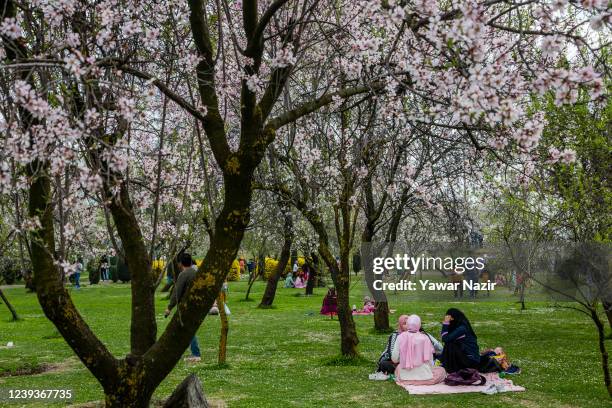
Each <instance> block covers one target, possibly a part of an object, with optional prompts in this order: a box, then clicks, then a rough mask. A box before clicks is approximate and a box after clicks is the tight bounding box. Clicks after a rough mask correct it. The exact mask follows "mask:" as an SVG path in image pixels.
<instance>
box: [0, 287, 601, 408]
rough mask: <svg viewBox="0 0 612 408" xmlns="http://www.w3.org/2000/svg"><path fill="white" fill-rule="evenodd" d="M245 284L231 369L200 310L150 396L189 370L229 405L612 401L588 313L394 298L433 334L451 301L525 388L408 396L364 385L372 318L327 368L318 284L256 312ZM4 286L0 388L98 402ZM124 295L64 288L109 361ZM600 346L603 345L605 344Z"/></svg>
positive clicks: (374, 346) (123, 319) (23, 299)
mask: <svg viewBox="0 0 612 408" xmlns="http://www.w3.org/2000/svg"><path fill="white" fill-rule="evenodd" d="M356 285H357V287H356V289H357V290H354V291H353V292H354V293H355V295H354V299H352V302H351V303H355V304H358V305H359V304H360V303H361V299H362V288H360V287H359V283H357V284H356ZM263 289H264V284H263V282H258V283H257V284H256V285H255V286H254V288H253V291H252V298H253V299H256V300H259V299H260V297H261V294H262V292H263ZM245 290H246V284H245V283H244V282H237V283H230V294H229V306H230V307H231V312H232V315H231V316H230V333H229V343H228V363H229V367H228V368H225V369H219V368H218V367H217V366H216V359H217V345H218V336H219V318H218V317H217V316H209V317H208V318H206V320H205V322H204V324H203V325H202V327H201V328H200V330H199V332H198V338H199V340H200V348H201V349H202V353H203V356H202V357H203V361H202V363H201V364H199V365H187V364H186V363H184V362H182V361H181V362H179V364H178V365H177V366H176V367H175V369H174V370H173V371H172V372H171V374H170V375H169V376H168V378H166V380H165V381H164V382H163V383H162V384H161V386H160V387H159V388H158V390H157V392H156V394H155V397H154V398H157V399H161V398H164V397H167V396H168V395H170V393H171V392H172V390H173V389H174V387H176V386H177V385H178V384H179V383H180V382H181V380H182V379H183V378H184V377H185V376H187V375H188V374H189V373H191V372H195V373H197V375H198V376H199V377H200V379H201V380H202V383H203V385H204V390H205V393H206V395H207V396H208V397H209V398H211V399H213V400H216V401H224V402H225V403H226V404H227V406H229V407H286V406H287V407H288V406H317V407H319V406H320V407H337V406H347V407H366V406H367V407H397V406H401V407H403V406H418V407H421V406H423V407H456V406H486V407H502V406H509V405H513V406H524V407H577V406H579V407H602V406H604V407H606V406H607V407H612V401H611V400H610V399H609V398H608V396H607V393H606V391H605V388H604V386H603V379H602V373H601V366H600V358H599V354H598V351H597V339H596V332H595V328H594V325H593V324H592V323H591V322H590V321H589V320H588V318H587V317H586V316H583V315H581V314H579V313H577V312H574V311H571V310H565V309H555V308H552V307H551V306H550V305H549V304H547V303H546V302H533V303H528V304H527V307H528V310H526V311H523V312H521V311H520V310H518V307H517V305H516V303H515V299H513V298H512V297H511V296H510V295H505V296H501V295H500V297H498V301H484V300H482V299H480V300H478V301H476V302H467V301H464V302H461V303H458V302H454V301H453V299H452V296H451V295H450V294H449V295H442V296H440V297H439V298H437V299H436V300H429V301H423V300H419V301H414V300H410V299H409V298H407V297H405V296H403V297H401V298H399V297H398V298H394V297H393V296H392V297H391V299H390V302H391V307H392V308H393V309H397V312H396V313H395V314H394V315H393V320H396V318H397V317H398V316H399V314H401V313H408V314H410V313H418V314H419V315H420V316H421V318H422V319H423V322H424V326H425V328H426V329H427V330H429V331H431V332H432V333H434V334H435V335H438V334H439V333H438V330H439V323H438V322H439V321H440V320H441V319H442V317H443V315H444V312H445V311H446V309H447V308H448V307H449V306H451V305H453V306H455V307H459V308H461V309H462V310H464V312H465V313H466V314H467V316H468V317H469V318H470V319H471V321H472V324H473V326H474V329H475V331H476V333H477V334H478V336H479V344H480V346H481V348H484V347H495V346H498V345H501V346H503V347H505V349H506V351H507V352H508V354H509V356H510V357H511V360H512V361H513V362H514V363H516V364H518V365H519V366H521V368H522V369H523V373H522V374H520V375H518V376H515V377H514V378H513V379H514V381H515V382H516V383H517V384H519V385H523V386H525V387H526V388H527V391H526V392H524V393H509V394H498V395H492V396H487V395H481V394H462V395H452V396H411V395H408V393H407V392H405V391H403V390H402V389H401V388H400V387H398V386H397V385H395V384H394V383H391V382H375V381H369V380H368V374H369V373H371V372H373V371H374V368H375V362H376V360H377V359H378V356H379V354H380V353H381V351H382V349H383V348H384V345H385V342H386V339H387V335H384V334H382V335H381V334H375V333H374V332H373V331H372V329H371V327H372V324H373V323H372V317H370V316H356V317H355V319H356V322H357V327H358V331H359V338H360V345H359V349H360V352H361V354H362V356H363V357H364V358H365V360H364V361H361V362H357V363H355V364H352V365H338V364H336V365H334V364H333V361H336V360H334V358H335V357H337V356H338V353H339V326H338V322H337V320H330V319H329V318H326V317H322V316H320V315H319V314H318V311H319V308H320V305H321V300H322V297H323V295H324V293H325V289H324V288H320V289H317V290H316V291H315V296H313V297H302V296H296V294H298V293H302V291H301V290H300V291H299V292H298V291H297V290H295V289H284V288H279V290H278V292H277V297H276V300H275V302H274V304H275V307H274V308H272V309H268V310H259V309H257V308H256V305H257V302H245V301H243V299H244V291H245ZM504 290H505V289H502V291H504ZM5 293H6V294H7V296H8V297H9V299H10V300H11V301H12V303H13V305H14V306H15V308H16V309H17V311H18V312H19V314H20V315H21V317H22V318H23V320H22V321H20V322H16V323H11V322H9V321H8V317H9V313H8V311H7V310H6V308H5V307H4V305H0V345H5V344H6V343H7V342H8V341H13V342H14V343H15V347H14V348H11V349H6V348H3V349H0V388H31V389H32V388H33V389H43V388H44V389H49V388H54V389H58V388H72V389H73V390H74V394H75V399H74V401H73V402H74V403H84V402H88V401H96V400H98V401H99V400H103V393H102V390H101V388H100V387H99V386H98V383H97V382H96V380H95V379H94V377H93V376H92V375H91V374H89V372H88V371H87V370H86V369H85V368H84V367H83V366H82V365H81V364H80V362H79V361H78V359H77V358H76V357H75V356H74V354H73V353H72V351H71V349H70V348H69V347H68V346H67V345H66V343H65V341H64V340H63V339H62V338H61V337H60V336H59V335H58V334H57V331H56V330H55V328H54V327H53V325H52V324H51V323H50V322H49V321H48V320H46V318H45V317H44V315H43V313H42V311H41V309H40V307H39V306H38V302H37V300H36V297H35V295H33V294H26V293H25V290H24V289H23V288H11V289H7V290H5ZM129 293H130V291H129V285H126V284H113V285H103V286H100V285H97V286H94V287H87V286H86V287H84V288H83V289H82V290H80V291H73V292H72V296H73V298H74V301H75V303H76V304H77V306H78V307H79V310H80V311H81V313H82V314H83V316H84V318H85V320H86V321H87V322H88V323H89V325H90V326H91V327H92V328H93V330H94V332H95V333H97V334H98V336H100V338H101V339H102V341H104V342H105V343H106V344H107V346H108V347H109V349H110V350H111V352H113V353H114V354H115V355H117V356H124V355H125V354H126V353H127V352H128V348H129V337H128V335H129V316H130V309H129V307H130V298H129ZM500 293H501V292H500ZM164 296H165V294H161V293H158V294H157V302H156V306H157V311H158V313H157V315H158V318H157V321H158V324H159V330H158V333H161V332H162V331H163V329H164V327H165V325H166V324H167V321H166V320H165V319H164V318H163V315H162V313H163V310H164V308H165V305H166V303H167V302H166V301H165V300H163V298H164ZM400 299H401V300H400ZM499 299H501V300H499ZM607 345H608V348H610V349H612V341H607ZM45 363H46V364H55V365H57V368H56V369H55V370H53V371H52V372H48V373H43V374H37V375H30V376H6V372H7V371H11V372H14V371H16V370H18V369H20V368H24V367H28V366H30V367H31V366H36V365H40V364H45ZM0 405H2V402H0ZM10 406H15V405H14V404H12V405H10Z"/></svg>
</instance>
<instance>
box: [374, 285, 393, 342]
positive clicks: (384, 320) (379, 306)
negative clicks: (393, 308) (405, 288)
mask: <svg viewBox="0 0 612 408" xmlns="http://www.w3.org/2000/svg"><path fill="white" fill-rule="evenodd" d="M383 296H384V297H385V298H386V295H385V294H384V293H383ZM374 329H375V330H376V331H379V332H383V333H386V332H389V331H391V326H389V303H387V302H386V300H385V301H380V302H376V309H374Z"/></svg>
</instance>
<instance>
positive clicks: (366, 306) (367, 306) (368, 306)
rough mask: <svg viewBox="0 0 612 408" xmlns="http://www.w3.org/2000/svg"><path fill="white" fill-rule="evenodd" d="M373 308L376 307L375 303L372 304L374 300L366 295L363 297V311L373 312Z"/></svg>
mask: <svg viewBox="0 0 612 408" xmlns="http://www.w3.org/2000/svg"><path fill="white" fill-rule="evenodd" d="M374 309H376V305H375V304H374V301H373V300H372V299H371V298H370V297H369V296H366V297H364V298H363V310H362V312H363V313H374Z"/></svg>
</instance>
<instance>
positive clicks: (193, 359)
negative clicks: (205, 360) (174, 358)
mask: <svg viewBox="0 0 612 408" xmlns="http://www.w3.org/2000/svg"><path fill="white" fill-rule="evenodd" d="M184 361H185V362H186V363H199V362H200V361H202V358H201V357H196V356H189V357H185V359H184Z"/></svg>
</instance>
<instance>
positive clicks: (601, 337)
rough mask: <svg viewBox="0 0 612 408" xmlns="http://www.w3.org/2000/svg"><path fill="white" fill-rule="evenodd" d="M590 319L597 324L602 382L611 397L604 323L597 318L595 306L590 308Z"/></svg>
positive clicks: (611, 382)
mask: <svg viewBox="0 0 612 408" xmlns="http://www.w3.org/2000/svg"><path fill="white" fill-rule="evenodd" d="M590 312H591V319H592V320H593V322H594V323H595V326H597V336H598V340H599V352H600V353H601V368H602V371H603V376H604V384H605V385H606V389H607V390H608V395H609V396H610V398H612V380H611V379H610V366H609V361H608V351H607V350H606V339H605V330H604V324H603V322H602V321H601V319H600V318H599V315H598V314H597V308H596V307H592V308H591V309H590Z"/></svg>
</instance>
